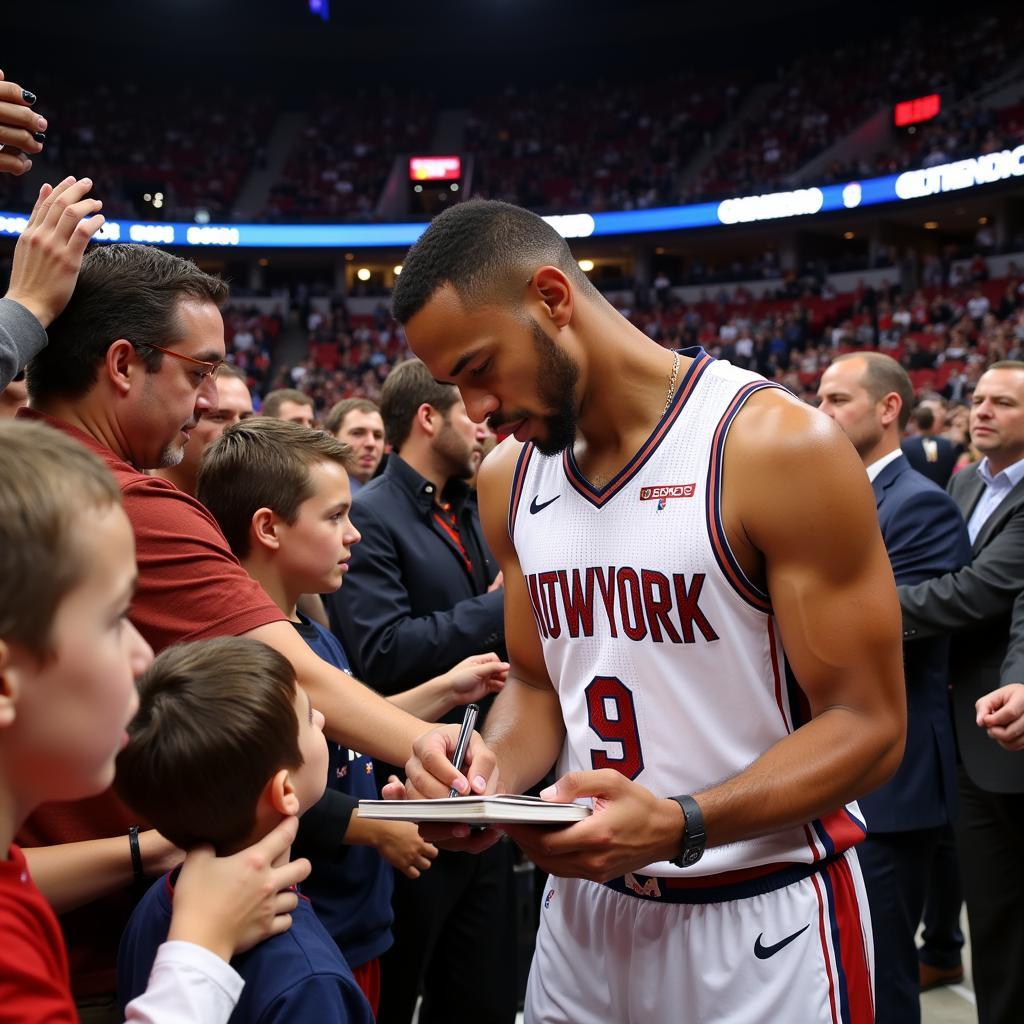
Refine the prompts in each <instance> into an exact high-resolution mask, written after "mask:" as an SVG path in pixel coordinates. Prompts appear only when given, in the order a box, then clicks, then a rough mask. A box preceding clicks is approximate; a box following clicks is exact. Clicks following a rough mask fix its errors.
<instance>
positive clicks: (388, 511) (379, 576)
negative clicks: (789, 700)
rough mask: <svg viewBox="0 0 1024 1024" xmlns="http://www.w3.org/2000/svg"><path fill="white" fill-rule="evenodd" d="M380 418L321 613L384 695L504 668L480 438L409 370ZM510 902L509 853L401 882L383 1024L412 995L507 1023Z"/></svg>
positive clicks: (404, 1009) (446, 392)
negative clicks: (347, 538) (464, 671)
mask: <svg viewBox="0 0 1024 1024" xmlns="http://www.w3.org/2000/svg"><path fill="white" fill-rule="evenodd" d="M381 414H382V416H383V418H384V426H385V430H386V432H387V436H388V440H389V442H390V443H391V444H392V446H393V448H394V451H393V453H392V455H391V456H390V457H389V458H388V462H387V466H386V467H385V469H384V471H383V472H382V473H381V474H380V476H378V477H377V478H376V479H374V480H372V481H370V483H368V484H367V485H366V486H365V487H364V488H363V489H362V490H361V491H360V492H359V494H358V495H357V496H356V498H355V500H354V501H353V505H352V512H351V517H352V522H353V523H354V524H355V525H356V527H357V529H358V530H359V532H360V533H361V534H362V541H361V542H360V543H359V544H358V545H357V546H356V547H355V548H353V554H352V560H351V562H350V565H349V572H348V575H347V577H346V580H345V586H344V587H342V588H341V590H340V591H338V593H337V594H335V595H333V596H332V597H331V598H329V600H328V603H329V605H330V609H329V610H330V618H331V626H332V628H333V629H334V630H335V632H336V633H337V634H338V636H339V637H340V638H341V639H342V642H343V643H344V645H345V649H346V651H347V652H348V654H349V657H350V658H351V660H352V663H353V667H354V668H355V669H356V671H357V673H359V674H361V675H363V676H364V677H365V678H369V679H373V680H374V683H375V685H377V686H378V687H379V688H380V689H381V690H383V692H385V693H387V694H391V693H397V692H399V691H400V690H404V689H407V688H408V687H410V686H415V685H416V684H418V683H422V682H423V681H424V680H426V679H428V678H430V677H431V676H435V675H438V674H439V673H441V672H444V671H446V670H447V669H449V668H451V667H452V665H454V664H455V663H456V662H458V661H460V660H461V659H463V658H465V657H467V656H468V655H471V654H479V653H483V652H486V651H495V652H497V653H498V654H499V655H500V656H501V657H502V658H504V655H505V650H504V646H505V645H504V622H503V612H504V609H503V595H502V591H501V580H500V578H496V577H497V569H496V567H495V563H494V560H493V558H492V556H491V553H490V551H489V550H488V548H487V544H486V542H485V541H484V538H483V533H482V531H481V529H480V522H479V517H478V514H477V509H476V502H475V499H474V497H473V495H472V493H471V492H470V489H469V486H468V484H467V481H468V480H470V479H471V478H472V476H473V474H474V472H475V470H476V466H477V463H478V461H479V455H480V451H481V445H482V442H483V439H484V435H485V431H484V430H483V428H482V427H478V426H477V425H476V424H475V423H473V422H472V420H470V419H469V417H468V416H467V415H466V410H465V406H464V405H463V403H462V399H461V398H460V397H459V392H458V391H457V390H456V389H455V388H454V387H451V386H449V385H443V384H438V383H437V382H436V381H435V380H434V379H433V377H431V375H430V373H429V372H428V371H427V369H426V367H425V366H424V365H423V364H422V363H421V362H420V361H419V360H409V361H407V362H405V363H402V364H400V365H399V366H397V367H395V369H394V370H393V371H392V372H391V374H390V375H389V377H388V379H387V381H386V382H385V384H384V388H383V391H382V393H381ZM451 720H458V713H456V718H454V719H451ZM513 900H514V889H513V880H512V871H511V850H510V848H509V846H508V844H507V843H499V844H497V845H496V846H494V847H492V848H491V849H490V850H488V851H487V852H486V853H484V854H483V855H481V856H479V857H474V856H471V855H470V854H465V853H451V852H444V851H442V853H441V854H440V855H439V856H438V858H437V859H436V860H435V862H434V866H433V867H432V869H431V870H430V871H429V872H427V873H426V874H425V875H424V876H423V877H421V878H419V879H416V880H415V881H411V880H409V879H406V878H403V877H402V876H397V877H396V880H395V897H394V910H395V925H394V929H393V930H394V936H395V944H394V946H393V947H392V949H391V950H390V951H389V952H388V953H386V954H385V956H384V957H383V959H382V962H381V970H382V993H381V1003H380V1012H379V1014H378V1020H379V1022H380V1024H408V1022H409V1020H410V1019H411V1017H412V1013H413V1010H414V1007H415V1004H416V998H417V996H418V995H419V994H422V995H423V1005H422V1007H421V1009H420V1017H419V1019H420V1021H421V1024H433V1022H435V1021H441V1020H445V1021H452V1020H473V1021H475V1022H476V1024H490V1022H494V1024H498V1022H511V1021H512V1020H514V1018H515V1010H516V993H515V980H516V965H515V927H514V902H513Z"/></svg>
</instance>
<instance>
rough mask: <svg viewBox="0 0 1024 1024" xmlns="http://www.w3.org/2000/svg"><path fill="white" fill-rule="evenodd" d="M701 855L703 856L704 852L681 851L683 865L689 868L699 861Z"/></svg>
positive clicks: (698, 850)
mask: <svg viewBox="0 0 1024 1024" xmlns="http://www.w3.org/2000/svg"><path fill="white" fill-rule="evenodd" d="M703 855H704V851H703V850H700V849H697V850H684V851H683V864H684V865H685V866H686V867H689V866H690V865H691V864H696V863H697V861H699V860H700V859H701V857H702V856H703Z"/></svg>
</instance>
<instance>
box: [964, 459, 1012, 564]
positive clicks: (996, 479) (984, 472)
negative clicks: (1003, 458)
mask: <svg viewBox="0 0 1024 1024" xmlns="http://www.w3.org/2000/svg"><path fill="white" fill-rule="evenodd" d="M978 476H979V477H980V478H981V479H982V480H983V481H984V482H985V490H984V491H982V492H981V497H980V498H979V499H978V504H977V505H975V506H974V511H973V512H972V513H971V518H970V519H968V520H967V533H968V535H969V536H970V538H971V543H972V544H973V543H974V541H975V538H976V537H977V536H978V534H979V533H981V531H982V528H983V527H984V526H985V524H986V523H987V522H988V520H989V516H991V515H992V513H993V512H995V510H996V509H997V508H999V506H1000V504H1001V503H1002V501H1003V499H1004V498H1005V497H1006V496H1007V495H1008V494H1009V493H1010V491H1012V490H1013V489H1014V487H1016V486H1017V484H1018V483H1020V481H1021V480H1024V459H1020V460H1019V461H1017V462H1015V463H1013V465H1010V466H1007V467H1006V469H1004V470H1003V471H1002V472H1001V473H996V475H995V476H993V475H992V473H991V471H990V470H989V466H988V456H987V455H986V456H985V458H983V459H982V460H981V463H980V464H979V466H978Z"/></svg>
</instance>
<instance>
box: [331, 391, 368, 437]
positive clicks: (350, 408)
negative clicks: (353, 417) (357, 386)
mask: <svg viewBox="0 0 1024 1024" xmlns="http://www.w3.org/2000/svg"><path fill="white" fill-rule="evenodd" d="M350 412H377V413H379V412H380V406H379V405H378V404H377V403H376V402H371V401H370V400H369V399H368V398H343V399H342V400H341V401H340V402H337V403H336V404H335V405H334V406H332V407H331V411H330V412H329V413H328V414H327V419H326V420H324V430H326V431H327V432H328V433H329V434H337V433H338V431H339V430H341V425H342V424H343V423H344V422H345V417H346V416H347V415H348V414H349V413H350Z"/></svg>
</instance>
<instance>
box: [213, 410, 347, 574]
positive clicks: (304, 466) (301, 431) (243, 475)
mask: <svg viewBox="0 0 1024 1024" xmlns="http://www.w3.org/2000/svg"><path fill="white" fill-rule="evenodd" d="M351 459H352V449H351V447H350V446H349V445H347V444H344V443H343V442H341V441H339V440H338V439H337V438H335V437H333V436H332V435H331V434H328V433H326V432H325V431H323V430H313V429H311V428H309V427H304V426H302V424H301V423H290V422H289V421H288V420H275V419H272V418H266V417H253V418H251V419H247V420H243V421H242V422H241V423H236V424H234V425H233V426H231V427H228V429H227V430H225V431H224V433H223V434H221V436H220V437H218V438H217V440H216V441H214V442H213V443H212V444H210V445H209V446H208V447H207V449H206V451H205V452H203V456H202V459H200V462H199V473H198V477H197V480H196V497H197V498H198V499H199V500H200V501H201V502H202V503H203V504H204V505H205V506H206V507H207V509H209V511H210V514H211V515H212V516H213V518H214V519H216V520H217V523H218V525H219V526H220V528H221V530H222V531H223V532H224V536H225V537H226V538H227V542H228V544H229V546H230V547H231V550H232V551H233V552H234V554H235V557H236V558H245V557H246V556H247V555H248V554H249V551H250V547H251V544H250V529H251V527H252V517H253V516H254V515H255V513H256V512H257V511H258V510H259V509H261V508H269V509H270V510H271V511H272V512H276V513H277V515H279V516H280V517H281V518H282V519H283V520H284V521H285V522H287V523H294V522H295V520H296V519H297V518H298V514H299V508H300V506H301V505H302V503H303V502H304V501H306V500H307V499H309V498H311V497H312V496H313V486H312V484H311V482H310V478H309V469H310V467H311V466H314V465H316V464H317V463H320V462H336V463H337V464H338V465H340V466H342V467H344V468H345V469H346V470H347V469H348V468H349V465H350V462H351Z"/></svg>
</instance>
